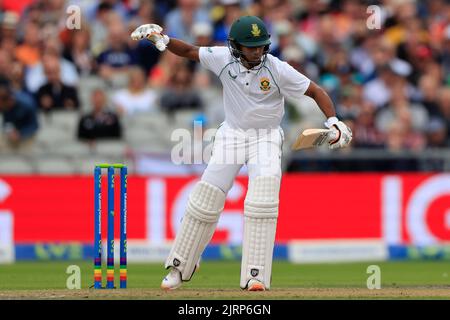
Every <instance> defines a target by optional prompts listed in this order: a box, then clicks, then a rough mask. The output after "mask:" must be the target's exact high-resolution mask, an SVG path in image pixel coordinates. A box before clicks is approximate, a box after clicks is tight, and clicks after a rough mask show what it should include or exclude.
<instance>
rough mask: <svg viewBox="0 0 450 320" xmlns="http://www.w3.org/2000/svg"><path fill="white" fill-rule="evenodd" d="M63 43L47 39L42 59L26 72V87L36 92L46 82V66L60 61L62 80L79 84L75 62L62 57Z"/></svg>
mask: <svg viewBox="0 0 450 320" xmlns="http://www.w3.org/2000/svg"><path fill="white" fill-rule="evenodd" d="M61 49H62V48H61V44H60V42H59V41H58V40H55V39H54V40H51V41H47V43H46V48H45V49H44V53H43V55H42V60H41V62H39V63H38V64H37V65H35V66H33V67H32V68H31V69H28V71H27V72H26V73H25V85H26V89H27V90H28V91H29V92H30V93H33V94H35V93H36V92H37V91H38V90H39V88H40V87H42V86H43V85H44V84H45V83H46V82H47V78H46V75H45V66H46V65H48V64H55V63H57V62H55V60H56V61H59V65H60V76H61V81H62V82H63V83H64V84H65V85H67V86H77V85H78V83H79V76H78V72H77V68H76V67H75V66H74V64H73V63H71V62H70V61H67V60H66V59H64V58H62V56H61V55H62V53H61Z"/></svg>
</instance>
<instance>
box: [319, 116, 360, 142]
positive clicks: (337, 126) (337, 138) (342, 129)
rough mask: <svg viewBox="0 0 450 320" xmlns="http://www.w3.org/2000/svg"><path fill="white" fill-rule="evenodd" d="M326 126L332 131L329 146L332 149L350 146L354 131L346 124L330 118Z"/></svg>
mask: <svg viewBox="0 0 450 320" xmlns="http://www.w3.org/2000/svg"><path fill="white" fill-rule="evenodd" d="M325 126H326V127H327V128H328V129H331V134H330V135H329V137H330V138H329V139H330V140H329V141H328V145H329V147H330V149H337V148H343V147H346V146H348V145H349V144H350V142H351V141H352V138H353V133H352V130H351V129H350V128H349V127H347V125H346V124H345V123H343V122H342V121H339V120H338V118H336V117H330V118H328V119H327V121H326V122H325Z"/></svg>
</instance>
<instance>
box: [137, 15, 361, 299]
mask: <svg viewBox="0 0 450 320" xmlns="http://www.w3.org/2000/svg"><path fill="white" fill-rule="evenodd" d="M131 37H132V39H134V40H141V39H147V40H149V41H151V42H153V43H154V44H155V46H156V47H157V48H158V50H160V51H164V50H166V49H168V50H169V51H170V52H172V53H174V54H176V55H178V56H181V57H185V58H188V59H191V60H194V61H199V62H200V63H201V65H202V66H203V67H205V68H207V69H209V70H211V71H212V72H214V73H215V74H216V75H217V76H218V77H219V79H220V80H221V82H222V85H223V99H224V109H225V121H224V122H223V123H222V124H221V125H220V127H219V128H218V130H217V132H216V135H215V137H214V144H213V147H212V155H211V159H210V161H209V163H208V166H207V168H206V169H205V172H204V173H203V175H202V177H201V179H200V181H199V182H197V184H196V186H195V187H194V189H193V191H192V193H191V194H190V196H189V201H188V204H187V208H186V212H185V215H184V217H183V220H182V222H181V226H180V229H179V230H178V232H177V235H176V237H175V241H174V244H173V246H172V249H171V251H170V254H169V256H168V258H167V260H166V262H165V267H166V269H169V268H170V272H169V273H168V275H167V276H166V277H165V278H164V279H163V281H162V284H161V288H162V289H165V290H173V289H177V288H179V287H180V286H181V285H182V283H183V281H189V280H190V279H191V278H192V276H193V274H194V272H195V269H196V267H197V266H198V262H199V259H200V257H201V254H202V252H203V251H204V249H205V247H206V245H207V244H208V243H209V241H210V240H211V238H212V236H213V233H214V230H215V228H216V225H217V222H218V220H219V216H220V213H221V212H222V210H223V207H224V203H225V198H226V195H227V193H228V191H229V190H230V189H231V187H232V185H233V182H234V179H235V177H236V175H237V174H238V172H239V170H240V168H241V167H242V165H243V164H246V165H247V169H248V175H249V184H248V191H247V194H246V197H245V204H244V234H243V244H242V262H241V278H240V287H241V288H242V289H244V290H248V291H264V290H268V289H270V284H271V273H272V258H273V247H274V242H275V232H276V224H277V219H278V203H279V190H280V180H281V152H282V151H281V150H282V143H283V140H284V135H283V131H282V129H281V127H280V123H281V119H282V117H283V115H284V97H289V98H294V99H295V98H300V97H301V96H302V95H307V96H309V97H311V98H312V99H314V100H315V101H316V102H317V105H318V106H319V107H320V109H321V110H322V112H323V113H324V115H325V116H326V118H327V120H326V122H325V126H326V127H327V128H329V129H331V130H332V134H330V138H329V141H327V142H328V144H329V147H330V148H331V149H335V148H340V147H345V146H347V145H348V144H349V143H350V141H351V140H352V132H351V130H350V129H349V128H348V127H347V126H346V125H345V124H344V123H343V122H341V121H339V119H337V118H336V113H335V108H334V105H333V102H332V101H331V99H330V97H329V96H328V95H327V93H326V92H325V91H324V90H323V89H322V88H321V87H319V86H318V85H317V84H316V83H314V82H313V81H311V80H310V79H308V78H307V77H306V76H304V75H303V74H301V73H299V72H298V71H296V70H295V69H294V68H293V67H291V66H290V65H289V64H287V63H286V62H283V61H280V60H279V59H278V58H276V57H274V56H272V55H270V54H269V53H268V52H269V46H270V35H269V34H268V32H267V29H266V26H265V25H264V22H263V21H262V20H261V19H260V18H258V17H256V16H243V17H240V18H239V19H237V20H236V21H235V22H234V23H233V24H232V26H231V29H230V33H229V36H228V47H221V46H214V47H196V46H193V45H191V44H188V43H185V42H183V41H181V40H178V39H174V38H169V37H168V36H167V35H165V34H164V33H163V29H162V28H161V27H160V26H159V25H156V24H145V25H142V26H140V27H138V28H137V29H136V30H135V31H134V32H133V33H132V34H131ZM229 154H230V155H231V156H230V157H227V156H228V155H229ZM235 154H238V155H240V156H241V157H242V160H243V161H224V160H223V159H224V158H223V157H224V156H225V159H228V160H229V159H234V160H236V157H234V155H235ZM238 157H239V156H238Z"/></svg>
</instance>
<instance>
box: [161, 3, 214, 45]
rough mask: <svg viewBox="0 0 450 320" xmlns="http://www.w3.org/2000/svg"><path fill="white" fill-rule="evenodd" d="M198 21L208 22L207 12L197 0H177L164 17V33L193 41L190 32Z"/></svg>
mask: <svg viewBox="0 0 450 320" xmlns="http://www.w3.org/2000/svg"><path fill="white" fill-rule="evenodd" d="M198 22H208V23H210V20H209V16H208V12H207V11H206V10H205V9H203V8H202V7H201V6H199V0H178V6H177V7H176V8H175V9H173V10H172V11H170V12H169V13H168V14H167V16H166V17H165V26H166V28H165V29H166V33H167V34H168V35H169V37H174V38H177V39H180V40H183V41H186V42H189V43H193V42H194V41H195V39H194V37H193V36H192V34H191V33H190V31H191V30H192V26H193V25H195V24H196V23H198Z"/></svg>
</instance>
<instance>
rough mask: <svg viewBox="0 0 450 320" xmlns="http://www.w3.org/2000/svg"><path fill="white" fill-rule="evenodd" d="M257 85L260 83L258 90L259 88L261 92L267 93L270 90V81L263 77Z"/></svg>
mask: <svg viewBox="0 0 450 320" xmlns="http://www.w3.org/2000/svg"><path fill="white" fill-rule="evenodd" d="M259 83H260V86H259V88H260V89H261V90H262V91H264V92H267V91H269V90H270V81H269V78H266V77H263V78H261V79H260V81H259Z"/></svg>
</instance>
